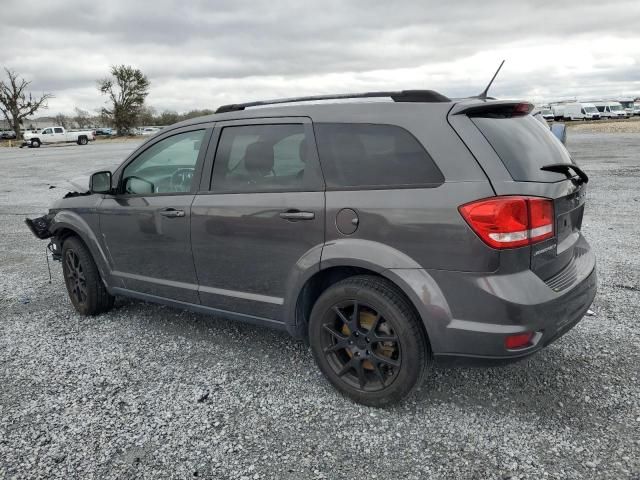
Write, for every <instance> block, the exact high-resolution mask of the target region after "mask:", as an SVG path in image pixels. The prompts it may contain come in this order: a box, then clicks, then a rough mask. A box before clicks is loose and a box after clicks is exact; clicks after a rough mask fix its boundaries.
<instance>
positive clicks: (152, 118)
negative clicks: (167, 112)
mask: <svg viewBox="0 0 640 480" xmlns="http://www.w3.org/2000/svg"><path fill="white" fill-rule="evenodd" d="M138 123H139V124H140V125H155V124H156V109H155V108H153V107H150V106H148V105H145V106H144V107H142V108H141V109H140V113H139V114H138Z"/></svg>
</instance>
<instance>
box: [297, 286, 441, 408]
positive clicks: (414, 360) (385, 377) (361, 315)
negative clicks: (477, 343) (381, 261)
mask: <svg viewBox="0 0 640 480" xmlns="http://www.w3.org/2000/svg"><path fill="white" fill-rule="evenodd" d="M309 342H310V344H311V350H312V352H313V357H314V359H315V361H316V363H317V364H318V367H319V368H320V370H321V371H322V373H323V374H324V376H325V377H326V378H327V379H328V380H329V381H330V382H331V383H332V384H333V386H334V387H336V388H337V389H338V390H339V391H340V392H342V393H343V394H345V395H347V396H348V397H350V398H351V399H353V400H354V401H356V402H358V403H362V404H364V405H369V406H372V407H385V406H388V405H391V404H394V403H397V402H399V401H400V400H402V399H403V398H405V397H406V396H408V395H409V394H410V393H411V392H412V391H413V389H414V388H415V387H417V386H419V385H420V383H421V382H422V379H423V377H424V373H425V370H426V368H427V367H428V366H429V365H430V362H431V351H430V348H429V343H428V341H427V338H426V335H425V333H424V331H423V328H422V325H421V322H420V319H419V318H418V316H417V314H416V313H415V311H414V309H413V307H412V306H411V304H410V303H409V301H408V300H407V299H406V298H405V297H404V295H403V294H402V293H401V292H400V291H399V290H398V289H397V287H396V286H395V285H393V284H392V283H391V282H389V281H388V280H386V279H383V278H380V277H375V276H370V275H361V276H355V277H350V278H347V279H345V280H342V281H340V282H338V283H336V284H335V285H333V286H331V287H330V288H328V289H327V290H326V291H325V292H323V293H322V295H320V298H318V300H317V301H316V303H315V305H314V306H313V309H312V312H311V318H310V320H309Z"/></svg>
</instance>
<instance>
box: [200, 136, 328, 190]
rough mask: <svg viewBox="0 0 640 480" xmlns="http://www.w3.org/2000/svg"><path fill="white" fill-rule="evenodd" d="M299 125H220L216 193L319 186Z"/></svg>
mask: <svg viewBox="0 0 640 480" xmlns="http://www.w3.org/2000/svg"><path fill="white" fill-rule="evenodd" d="M312 148H313V145H312V142H310V141H309V139H308V138H307V134H306V132H305V126H304V125H303V124H277V125H275V124H268V125H243V126H233V127H224V128H223V129H222V132H221V134H220V140H219V142H218V149H217V152H216V158H215V162H214V166H213V182H212V187H211V189H212V190H213V191H217V192H262V191H276V190H278V191H282V190H317V189H318V188H320V187H321V186H322V182H321V180H320V178H321V175H320V172H319V168H318V165H317V161H316V158H315V155H312V154H313V153H314V152H313V150H312Z"/></svg>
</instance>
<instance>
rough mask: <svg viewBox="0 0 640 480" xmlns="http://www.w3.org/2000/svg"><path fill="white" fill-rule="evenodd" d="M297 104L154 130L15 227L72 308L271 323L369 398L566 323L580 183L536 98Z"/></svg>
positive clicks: (385, 400) (387, 397)
mask: <svg viewBox="0 0 640 480" xmlns="http://www.w3.org/2000/svg"><path fill="white" fill-rule="evenodd" d="M389 96H390V97H391V98H392V100H393V102H389V103H385V105H384V108H380V103H375V102H373V101H358V98H362V97H367V98H369V97H389ZM344 98H351V99H352V102H351V103H345V102H335V103H326V102H330V101H331V100H333V99H344ZM295 100H296V101H297V102H298V103H285V102H291V101H292V100H291V99H289V100H286V101H284V100H282V101H271V102H254V103H250V104H236V105H227V106H223V107H220V108H219V109H218V110H217V113H216V114H214V115H210V116H205V117H200V118H196V119H191V120H188V121H185V122H181V123H179V124H176V125H174V126H172V127H168V128H166V129H164V130H163V131H162V132H160V133H159V134H158V135H156V136H154V137H152V138H150V139H148V140H147V141H146V142H145V143H143V144H142V145H141V146H140V147H138V148H137V149H136V150H135V151H134V152H133V153H132V154H131V155H130V156H129V157H128V158H127V159H126V160H124V162H123V163H122V164H121V165H120V166H119V167H118V168H117V169H116V170H115V171H113V172H110V171H101V172H96V173H94V174H93V175H92V176H91V179H90V182H89V185H90V189H89V192H86V193H85V192H78V193H75V194H73V193H71V194H67V195H66V198H64V199H61V200H59V201H58V202H56V203H55V204H54V205H53V206H52V208H51V209H50V210H49V213H48V214H47V215H45V216H43V217H40V218H37V219H27V220H26V222H27V224H28V225H29V227H30V228H31V230H32V231H33V233H34V234H35V235H36V236H37V237H39V238H50V239H51V240H50V242H51V243H50V249H51V251H52V252H53V257H54V259H56V260H59V261H61V262H62V269H63V273H64V279H65V283H66V287H67V291H68V293H69V297H70V299H71V303H72V304H73V306H74V307H75V309H76V310H77V311H78V312H79V313H80V314H82V315H97V314H100V313H102V312H105V311H107V310H109V309H110V308H111V307H112V305H113V302H114V296H115V295H122V296H127V297H132V298H137V299H142V300H146V301H150V302H157V303H162V304H166V305H171V306H174V307H179V308H186V309H190V310H193V311H197V312H204V313H211V314H215V315H223V316H226V317H227V318H229V319H236V320H241V321H247V322H251V323H256V324H261V325H268V326H271V327H274V328H278V329H283V330H286V331H288V332H289V333H291V334H292V335H294V336H295V337H297V338H302V339H305V340H306V341H308V342H309V343H310V345H311V350H312V353H313V356H314V358H315V360H316V362H317V364H318V366H319V368H320V370H321V371H322V372H323V374H324V375H325V376H326V378H327V379H328V380H329V381H330V382H331V383H332V384H333V385H334V386H335V387H336V388H337V389H338V390H340V391H341V392H343V393H344V394H346V395H348V396H349V397H351V398H353V399H354V400H356V401H358V402H361V403H363V404H367V405H372V406H385V405H389V404H391V403H394V402H397V401H399V400H400V399H402V398H404V397H405V396H406V395H408V394H409V393H410V392H411V391H412V390H413V389H414V387H416V386H417V385H419V384H420V381H421V379H422V378H423V375H424V373H425V372H426V371H427V370H428V369H430V368H432V364H433V361H438V362H442V363H444V364H446V363H450V362H454V363H456V362H460V361H465V362H471V363H482V362H483V361H489V362H491V363H495V362H509V361H514V360H518V359H521V358H524V357H527V356H529V355H531V354H533V353H535V352H537V351H539V350H541V349H542V348H544V347H545V346H547V345H549V344H550V343H551V342H553V341H555V340H557V339H558V338H559V337H560V336H562V335H564V334H565V333H566V332H567V331H568V330H570V329H571V328H572V327H573V326H574V325H576V323H578V322H579V321H580V319H581V318H582V317H583V315H584V314H585V312H586V311H587V309H588V308H589V306H590V305H591V302H592V301H593V298H594V296H595V293H596V270H595V257H594V254H593V252H592V250H591V247H590V246H589V244H588V243H587V241H586V240H585V238H584V236H583V235H582V233H581V224H582V218H583V211H584V208H585V198H586V184H587V181H588V177H587V176H586V175H585V174H584V172H583V171H582V170H581V169H580V167H579V166H578V165H576V164H575V163H574V162H573V161H572V159H571V157H570V155H569V153H568V152H567V150H566V149H565V148H564V146H563V145H562V143H561V142H560V141H558V139H556V138H555V137H554V136H553V134H552V133H551V132H550V130H549V128H548V127H547V126H545V125H542V124H541V123H540V122H539V121H537V120H536V119H534V118H533V117H532V116H531V115H530V112H531V110H532V108H533V106H532V105H531V104H529V103H527V102H520V101H498V100H484V99H478V98H472V99H464V100H450V99H449V98H447V97H445V96H444V95H441V94H439V93H437V92H433V91H429V90H418V91H402V92H380V93H367V94H360V95H349V96H346V95H336V96H321V97H307V98H301V99H295ZM311 100H313V101H314V103H312V104H309V103H304V102H303V101H311ZM322 101H324V102H325V103H322ZM281 103H282V105H276V104H281ZM253 106H262V107H265V108H255V109H254V108H251V107H253ZM239 348H240V347H239ZM282 361H283V363H285V364H286V358H283V359H282ZM523 368H526V366H523ZM292 394H293V395H295V392H292Z"/></svg>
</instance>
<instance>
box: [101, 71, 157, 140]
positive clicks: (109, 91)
mask: <svg viewBox="0 0 640 480" xmlns="http://www.w3.org/2000/svg"><path fill="white" fill-rule="evenodd" d="M98 90H100V93H102V94H103V95H107V96H108V97H109V101H110V103H111V106H110V108H103V109H102V111H103V112H104V113H105V114H107V115H110V116H111V117H112V118H113V122H114V123H115V126H116V129H117V130H118V134H121V133H123V132H124V133H127V132H129V131H130V130H131V128H132V127H133V126H134V125H135V122H136V119H137V117H138V115H139V114H140V111H141V109H142V107H143V106H144V99H145V98H146V96H147V95H148V94H149V80H148V79H147V77H146V75H144V74H143V73H142V72H141V71H140V70H139V69H137V68H133V67H131V66H129V65H117V66H116V65H114V66H112V67H111V77H109V78H105V79H103V80H98Z"/></svg>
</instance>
